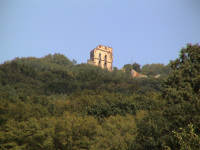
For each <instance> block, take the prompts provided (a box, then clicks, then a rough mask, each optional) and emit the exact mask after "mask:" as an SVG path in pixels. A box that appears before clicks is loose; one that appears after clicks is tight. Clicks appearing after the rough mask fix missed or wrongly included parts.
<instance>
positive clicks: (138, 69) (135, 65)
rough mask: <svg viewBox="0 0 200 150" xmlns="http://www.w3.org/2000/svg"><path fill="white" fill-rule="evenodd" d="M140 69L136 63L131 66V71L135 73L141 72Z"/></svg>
mask: <svg viewBox="0 0 200 150" xmlns="http://www.w3.org/2000/svg"><path fill="white" fill-rule="evenodd" d="M140 67H141V65H140V64H138V63H136V62H135V63H133V64H132V69H133V70H135V71H137V72H141V69H140Z"/></svg>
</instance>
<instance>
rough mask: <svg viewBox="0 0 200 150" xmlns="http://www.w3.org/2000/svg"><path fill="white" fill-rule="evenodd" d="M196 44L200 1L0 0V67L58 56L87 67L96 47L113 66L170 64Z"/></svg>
mask: <svg viewBox="0 0 200 150" xmlns="http://www.w3.org/2000/svg"><path fill="white" fill-rule="evenodd" d="M187 43H192V44H195V43H200V0H175V1H174V0H127V1H123V0H0V63H3V62H4V61H7V60H12V59H14V58H15V57H30V56H34V57H44V56H45V55H48V54H55V53H61V54H64V55H65V56H66V57H68V58H69V59H70V60H72V59H73V58H74V59H75V60H77V62H78V63H86V62H87V59H89V58H90V51H91V50H92V49H93V48H95V47H96V46H98V45H104V46H109V47H112V48H113V58H114V61H113V66H114V67H117V68H119V69H120V68H122V67H123V65H125V64H127V63H131V59H132V62H137V63H139V64H141V65H145V64H147V63H148V64H151V63H164V64H165V65H166V64H168V63H169V61H170V60H174V59H176V58H178V57H179V56H178V55H179V51H180V50H181V48H182V47H185V46H186V44H187Z"/></svg>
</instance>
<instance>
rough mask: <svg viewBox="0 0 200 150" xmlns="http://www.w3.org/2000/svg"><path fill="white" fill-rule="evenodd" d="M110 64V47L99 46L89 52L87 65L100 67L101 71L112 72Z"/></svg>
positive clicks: (111, 56)
mask: <svg viewBox="0 0 200 150" xmlns="http://www.w3.org/2000/svg"><path fill="white" fill-rule="evenodd" d="M112 62H113V49H112V48H111V47H106V46H103V45H99V46H97V47H96V48H95V49H93V50H92V51H91V52H90V60H89V61H88V64H91V63H93V65H95V66H100V67H101V68H103V69H106V68H107V69H108V70H109V71H112V68H113V66H112Z"/></svg>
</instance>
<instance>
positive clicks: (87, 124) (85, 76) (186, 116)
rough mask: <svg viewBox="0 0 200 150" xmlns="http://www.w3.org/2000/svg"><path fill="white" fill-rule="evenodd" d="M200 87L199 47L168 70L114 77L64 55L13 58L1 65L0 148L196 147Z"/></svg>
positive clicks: (120, 72) (148, 68)
mask: <svg viewBox="0 0 200 150" xmlns="http://www.w3.org/2000/svg"><path fill="white" fill-rule="evenodd" d="M130 69H134V70H136V71H137V72H139V73H142V74H145V75H147V76H148V78H133V77H132V76H131V75H130ZM157 74H160V75H161V76H160V77H159V78H154V77H153V76H154V75H157ZM199 89H200V46H199V45H198V44H196V45H191V44H187V47H186V48H183V49H181V51H180V56H179V58H177V59H176V60H174V61H171V62H170V64H168V65H166V66H165V65H163V64H151V65H149V64H147V65H144V66H142V68H141V66H140V65H139V64H137V63H133V64H126V65H124V67H123V69H118V68H116V67H114V68H113V71H112V72H110V71H108V70H104V69H102V68H100V67H97V66H91V65H87V64H77V62H76V61H75V60H72V61H70V60H69V59H68V58H67V57H66V56H64V55H62V54H54V55H51V54H49V55H46V56H45V57H43V58H35V57H27V58H15V59H14V60H12V61H7V62H5V63H3V64H1V65H0V149H52V150H54V149H55V150H58V149H60V150H62V149H70V150H71V149H130V150H133V149H135V150H142V149H144V150H145V149H146V150H148V149H159V150H160V149H163V150H167V149H168V150H169V149H175V150H176V149H199V148H200V147H199V145H200V138H199V135H200V116H199V114H200V107H199V106H200V105H199V104H200V90H199Z"/></svg>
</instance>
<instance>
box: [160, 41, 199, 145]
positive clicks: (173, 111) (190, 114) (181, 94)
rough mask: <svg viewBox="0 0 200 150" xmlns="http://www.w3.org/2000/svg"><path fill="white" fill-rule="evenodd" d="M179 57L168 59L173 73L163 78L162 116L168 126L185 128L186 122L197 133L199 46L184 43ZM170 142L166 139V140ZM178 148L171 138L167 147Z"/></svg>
mask: <svg viewBox="0 0 200 150" xmlns="http://www.w3.org/2000/svg"><path fill="white" fill-rule="evenodd" d="M179 56H180V57H179V59H176V60H175V61H171V62H170V66H171V68H172V69H173V71H172V73H171V74H170V75H169V76H168V77H167V78H166V79H165V80H164V82H163V90H162V97H163V98H165V100H166V102H167V103H166V108H165V109H164V113H163V116H164V117H165V118H166V119H167V120H168V121H169V122H170V126H171V127H170V128H171V131H172V130H175V131H176V130H177V129H179V128H186V126H187V125H188V124H189V123H192V124H194V126H195V127H196V129H195V132H196V133H198V134H199V133H200V128H199V127H200V116H199V114H200V108H199V103H200V46H199V45H198V44H196V45H192V44H187V47H186V48H182V49H181V51H180V55H179ZM168 143H169V142H168ZM180 147H181V145H180V144H179V146H178V147H177V143H174V142H173V141H171V144H170V148H172V149H175V148H180Z"/></svg>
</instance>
